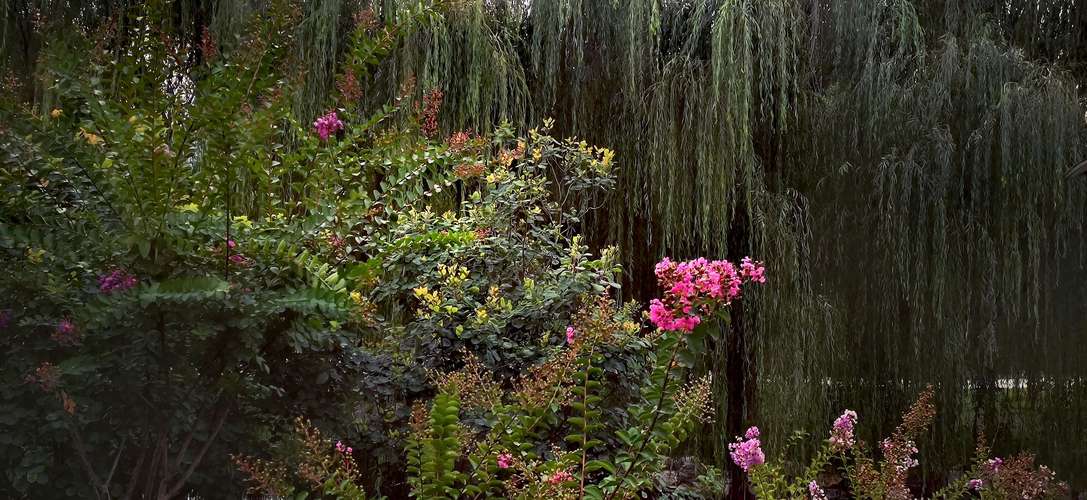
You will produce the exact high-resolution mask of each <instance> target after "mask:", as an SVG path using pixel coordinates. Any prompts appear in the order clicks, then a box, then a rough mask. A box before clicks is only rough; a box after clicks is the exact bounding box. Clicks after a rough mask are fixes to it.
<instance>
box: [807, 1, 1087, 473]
mask: <svg viewBox="0 0 1087 500" xmlns="http://www.w3.org/2000/svg"><path fill="white" fill-rule="evenodd" d="M979 3H980V2H979ZM1042 3H1045V2H1042ZM1065 4H1066V5H1067V6H1069V7H1072V6H1074V4H1072V3H1069V2H1065ZM827 7H829V8H828V9H826V10H825V11H824V12H825V14H826V19H828V21H827V23H826V24H824V25H823V26H821V28H822V30H821V33H820V36H822V37H825V38H824V40H821V41H820V43H821V44H824V45H825V46H830V47H835V48H836V50H835V51H833V52H828V54H830V55H829V57H828V58H833V60H827V61H823V62H822V63H821V64H823V65H825V67H829V68H832V71H828V73H831V74H832V81H833V82H834V83H833V84H832V85H828V86H826V87H825V88H824V90H823V91H822V92H821V93H820V95H819V99H818V101H816V102H814V103H813V106H811V107H810V108H808V109H807V112H809V113H810V118H809V120H810V121H811V123H813V124H814V123H818V124H820V126H819V127H814V126H813V127H811V128H810V131H811V136H810V137H811V142H810V144H809V145H808V146H807V147H806V148H804V149H803V150H802V151H801V152H800V153H798V154H801V155H802V156H803V157H804V158H808V159H809V160H810V161H812V162H813V163H815V164H817V165H819V167H818V168H817V169H816V170H817V171H818V172H820V175H818V176H812V177H810V178H809V179H808V180H807V182H806V187H803V188H802V189H803V190H804V191H805V192H809V193H811V205H810V206H811V208H812V210H811V216H812V218H813V220H815V221H816V223H817V225H818V227H820V231H818V232H817V233H816V234H815V243H814V246H815V247H816V248H817V249H818V250H817V252H816V256H815V259H816V260H815V265H814V266H813V268H814V269H815V270H816V271H815V272H816V273H817V275H818V278H817V279H818V280H819V281H820V282H822V283H825V284H826V286H824V287H822V289H823V290H825V291H827V293H829V294H831V295H832V297H830V300H831V302H832V303H833V304H834V306H835V309H836V310H837V311H840V312H841V314H840V316H839V317H840V319H841V322H840V324H839V325H837V326H838V328H839V329H838V331H839V332H841V333H840V334H838V335H836V336H835V338H836V343H837V345H838V346H839V349H840V350H841V352H842V353H844V354H846V355H845V356H844V357H843V356H840V357H841V363H840V367H839V368H836V369H835V370H834V375H833V376H832V379H833V380H835V381H837V382H838V383H841V384H842V387H841V388H840V389H838V390H836V391H835V397H836V398H840V400H841V402H842V403H843V404H850V405H858V406H860V407H862V408H867V409H868V412H867V414H869V415H871V416H872V417H875V418H874V420H875V422H878V423H879V424H880V427H883V429H882V430H883V431H887V430H888V429H887V427H886V426H887V425H889V424H891V423H893V420H892V419H891V418H892V417H893V415H892V414H890V413H887V412H889V411H894V409H895V408H898V407H901V406H902V405H904V404H905V402H906V401H907V400H908V399H909V398H910V396H911V394H913V393H915V392H916V391H917V390H919V388H920V386H921V385H922V384H924V383H927V382H937V383H938V390H939V394H940V396H941V397H940V400H941V407H942V408H945V410H944V412H943V415H942V417H941V419H939V420H938V425H939V429H938V431H939V432H937V434H936V436H935V438H934V440H935V442H934V443H932V444H933V445H934V446H935V448H936V449H941V450H955V451H956V452H955V453H948V454H947V456H946V457H945V456H937V457H934V458H936V459H938V460H939V459H944V458H951V457H954V456H956V455H957V456H961V455H963V454H965V453H967V452H968V448H969V446H970V442H969V441H968V440H965V439H963V437H964V436H969V435H970V434H971V432H970V431H974V432H980V431H984V432H985V433H986V434H987V435H988V436H989V437H990V438H993V439H996V440H997V442H998V443H999V444H1000V445H1002V446H1008V445H1012V446H1010V447H1022V448H1030V449H1034V450H1037V451H1038V452H1039V453H1041V455H1042V457H1043V459H1044V460H1046V461H1050V462H1051V463H1054V464H1056V465H1058V467H1059V469H1058V470H1062V471H1068V472H1067V473H1069V474H1070V475H1073V476H1076V474H1077V472H1076V471H1082V470H1084V468H1085V462H1084V458H1087V457H1085V455H1084V454H1083V452H1082V450H1081V449H1082V446H1073V447H1072V448H1076V450H1073V449H1068V447H1067V446H1065V444H1064V443H1061V440H1059V439H1058V440H1053V439H1051V438H1052V436H1047V435H1046V433H1045V432H1038V430H1039V429H1044V428H1051V429H1052V428H1061V429H1068V430H1069V432H1072V433H1073V434H1075V435H1082V434H1081V433H1082V430H1083V429H1084V428H1085V425H1087V419H1085V413H1084V411H1083V410H1084V403H1085V402H1087V400H1085V399H1084V394H1085V392H1084V386H1083V381H1082V380H1083V379H1082V377H1083V368H1082V367H1083V366H1084V361H1085V358H1084V356H1085V355H1087V350H1085V349H1083V347H1082V341H1083V334H1084V331H1085V324H1084V319H1085V318H1087V308H1085V305H1087V304H1085V301H1084V300H1083V299H1084V297H1087V288H1085V287H1084V274H1083V264H1084V260H1083V259H1084V250H1085V246H1084V234H1083V231H1084V229H1085V226H1084V220H1085V219H1084V215H1085V214H1087V213H1085V211H1084V210H1085V207H1087V199H1085V198H1084V190H1083V186H1082V181H1078V180H1073V179H1066V178H1065V171H1066V170H1067V169H1068V168H1069V167H1070V166H1071V165H1074V164H1075V163H1078V161H1079V160H1080V159H1082V158H1083V157H1084V156H1085V149H1084V122H1083V119H1084V117H1083V109H1082V107H1081V104H1080V102H1079V99H1080V96H1079V93H1078V92H1079V85H1082V81H1080V82H1077V81H1076V80H1075V79H1074V77H1073V74H1072V73H1071V72H1070V71H1071V70H1073V69H1075V68H1071V69H1069V68H1064V67H1060V66H1053V65H1046V64H1041V63H1039V62H1037V61H1032V60H1030V59H1029V58H1028V57H1027V56H1026V55H1025V52H1024V51H1023V50H1020V49H1018V48H1016V47H1014V46H1009V45H1008V44H1007V43H1006V39H1005V38H1004V32H1003V31H1001V30H1000V29H999V27H1000V22H984V19H985V16H981V19H982V21H981V22H979V21H977V20H976V19H974V20H971V21H969V22H967V21H966V20H965V19H963V18H962V17H960V14H962V13H961V12H958V11H957V10H953V9H951V8H949V9H948V13H947V18H946V19H943V20H940V19H939V17H938V16H937V15H935V14H932V15H930V17H928V18H922V17H920V16H919V12H923V11H921V10H917V9H915V6H913V5H911V4H910V3H908V2H889V3H887V4H884V5H881V4H880V3H878V2H873V3H871V4H865V5H863V6H861V4H857V5H848V4H846V3H839V2H831V3H828V4H827ZM857 7H860V8H857ZM1075 7H1076V8H1078V9H1079V10H1078V12H1079V13H1081V14H1082V13H1083V12H1084V11H1083V10H1082V5H1079V6H1075ZM1067 12H1068V14H1066V15H1071V12H1072V11H1071V10H1069V11H1067ZM993 14H994V15H993V16H992V18H993V19H996V20H998V21H999V20H1002V19H1005V16H1006V15H1008V12H1007V11H1005V10H1004V9H999V10H998V11H997V12H994V13H993ZM1078 20H1079V21H1078V23H1079V24H1078V26H1080V28H1081V29H1082V27H1083V26H1084V22H1085V21H1087V16H1080V17H1078ZM1045 24H1046V23H1043V25H1042V26H1041V27H1040V29H1045V28H1048V27H1049V26H1046V25H1045ZM941 25H945V26H949V27H950V28H951V29H949V30H948V31H943V32H941V35H940V36H939V37H938V38H933V37H932V36H931V35H928V36H926V35H925V34H924V33H923V29H924V28H926V27H927V28H928V29H936V28H938V27H940V26H941ZM1021 31H1022V28H1021V27H1020V28H1019V32H1021ZM856 32H866V33H872V34H874V36H871V37H868V38H865V39H861V38H858V37H856V36H855V35H854V33H856ZM1013 34H1014V33H1013ZM853 353H863V354H864V355H863V356H855V355H852V354H853ZM888 402H897V403H896V404H895V403H892V404H888ZM881 408H882V409H883V410H882V411H883V412H884V413H883V414H879V412H881ZM1061 448H1063V449H1061ZM1080 476H1082V474H1080ZM1078 479H1080V480H1082V479H1083V478H1082V477H1079V478H1078Z"/></svg>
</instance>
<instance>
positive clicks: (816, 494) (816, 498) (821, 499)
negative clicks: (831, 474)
mask: <svg viewBox="0 0 1087 500" xmlns="http://www.w3.org/2000/svg"><path fill="white" fill-rule="evenodd" d="M808 495H810V496H811V500H827V494H826V492H824V491H823V488H820V487H819V483H817V482H815V481H812V482H810V483H808Z"/></svg>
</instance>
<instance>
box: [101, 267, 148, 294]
mask: <svg viewBox="0 0 1087 500" xmlns="http://www.w3.org/2000/svg"><path fill="white" fill-rule="evenodd" d="M137 283H139V280H137V279H136V277H135V276H133V275H131V274H128V273H126V272H124V271H122V270H120V269H114V270H112V271H110V272H108V273H106V274H103V275H102V276H99V277H98V291H100V292H102V293H105V294H110V293H113V292H123V291H125V290H128V289H129V288H132V287H134V286H136V284H137Z"/></svg>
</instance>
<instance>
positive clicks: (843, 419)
mask: <svg viewBox="0 0 1087 500" xmlns="http://www.w3.org/2000/svg"><path fill="white" fill-rule="evenodd" d="M856 425H857V412H855V411H853V410H846V411H845V412H843V413H842V414H841V416H839V417H838V418H837V419H835V420H834V427H832V428H831V429H830V447H831V448H834V450H836V451H845V450H848V449H850V448H852V447H853V444H854V443H855V440H854V437H853V427H855V426H856Z"/></svg>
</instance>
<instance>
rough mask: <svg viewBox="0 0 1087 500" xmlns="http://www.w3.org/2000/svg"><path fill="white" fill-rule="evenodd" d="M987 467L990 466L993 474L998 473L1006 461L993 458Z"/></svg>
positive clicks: (987, 463)
mask: <svg viewBox="0 0 1087 500" xmlns="http://www.w3.org/2000/svg"><path fill="white" fill-rule="evenodd" d="M986 465H988V466H989V470H991V471H993V472H996V471H998V470H1000V466H1001V465H1004V459H1002V458H1000V457H997V458H991V459H989V461H988V462H986Z"/></svg>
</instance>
